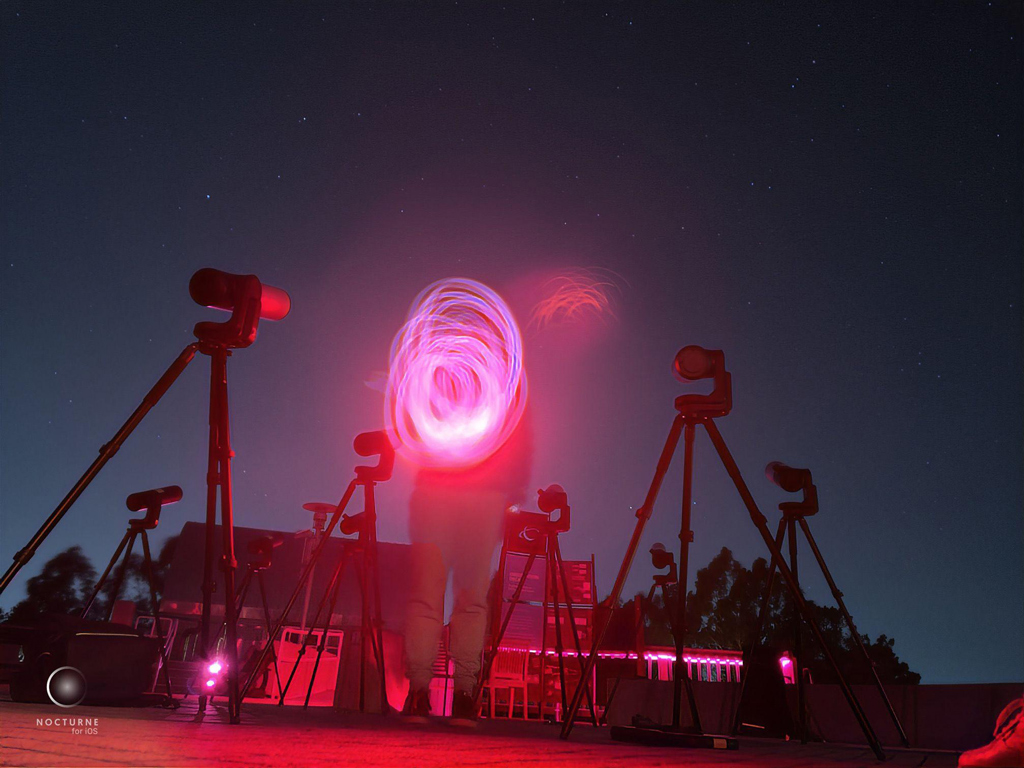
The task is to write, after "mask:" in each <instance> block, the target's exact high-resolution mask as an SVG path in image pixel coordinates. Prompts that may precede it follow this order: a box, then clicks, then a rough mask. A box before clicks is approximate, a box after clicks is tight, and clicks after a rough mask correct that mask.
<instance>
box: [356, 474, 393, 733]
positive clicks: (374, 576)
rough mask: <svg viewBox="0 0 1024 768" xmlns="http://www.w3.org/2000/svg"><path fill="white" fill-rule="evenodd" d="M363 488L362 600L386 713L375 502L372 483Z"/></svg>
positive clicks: (381, 699)
mask: <svg viewBox="0 0 1024 768" xmlns="http://www.w3.org/2000/svg"><path fill="white" fill-rule="evenodd" d="M364 488H365V494H366V504H365V509H366V510H367V511H368V512H369V513H370V514H368V515H367V521H366V535H367V540H368V545H367V550H366V556H369V558H370V562H369V567H368V568H367V577H368V578H369V587H370V592H369V595H368V594H367V593H366V592H364V593H363V595H362V600H363V601H366V600H369V599H372V601H373V606H372V611H371V615H370V623H371V627H370V629H371V630H372V634H371V637H372V638H374V640H375V642H374V643H373V645H374V648H373V651H374V656H375V658H376V661H377V677H378V679H379V681H380V711H381V713H382V714H387V713H388V712H389V711H390V710H391V704H390V703H389V702H388V684H387V682H388V681H387V673H386V672H385V670H384V614H383V612H382V610H381V600H380V564H379V563H378V561H377V556H378V555H379V549H378V548H377V502H376V498H375V496H374V485H373V483H367V484H366V485H365V486H364Z"/></svg>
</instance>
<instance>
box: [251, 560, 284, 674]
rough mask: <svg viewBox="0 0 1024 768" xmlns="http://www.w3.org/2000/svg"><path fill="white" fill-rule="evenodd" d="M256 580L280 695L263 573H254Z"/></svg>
mask: <svg viewBox="0 0 1024 768" xmlns="http://www.w3.org/2000/svg"><path fill="white" fill-rule="evenodd" d="M256 580H257V581H258V585H257V586H259V590H260V600H261V601H262V603H263V620H264V621H265V622H266V623H267V643H268V644H269V645H270V647H271V651H270V652H271V654H273V656H274V677H275V678H276V679H277V692H278V693H279V694H280V693H281V669H280V667H279V666H278V664H277V651H276V650H274V636H273V635H272V634H271V632H273V631H274V627H273V624H272V622H271V621H270V606H269V605H268V604H267V586H266V584H265V583H264V582H263V571H262V570H260V571H257V572H256Z"/></svg>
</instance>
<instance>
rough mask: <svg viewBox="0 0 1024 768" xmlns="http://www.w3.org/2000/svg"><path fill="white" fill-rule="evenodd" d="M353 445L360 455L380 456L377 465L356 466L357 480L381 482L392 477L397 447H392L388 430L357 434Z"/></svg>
mask: <svg viewBox="0 0 1024 768" xmlns="http://www.w3.org/2000/svg"><path fill="white" fill-rule="evenodd" d="M352 447H353V448H354V449H355V452H356V453H358V454H359V455H360V456H380V461H378V462H377V463H376V464H375V465H371V466H358V467H356V479H357V480H360V481H362V482H373V483H381V482H384V481H385V480H390V479H391V472H392V471H393V470H394V468H395V449H394V448H392V447H391V441H390V440H388V434H387V432H385V431H383V430H378V431H376V432H361V433H360V434H358V435H356V439H355V440H354V441H353V442H352Z"/></svg>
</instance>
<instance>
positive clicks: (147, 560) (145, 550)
mask: <svg viewBox="0 0 1024 768" xmlns="http://www.w3.org/2000/svg"><path fill="white" fill-rule="evenodd" d="M142 567H143V569H144V570H145V572H146V581H147V582H148V583H149V604H150V606H151V607H152V609H153V626H154V627H155V628H156V636H157V639H158V640H159V641H160V662H161V670H162V671H163V673H164V675H163V677H164V685H165V686H166V688H167V698H169V699H173V698H174V694H173V693H172V692H171V677H170V674H169V673H168V671H167V649H166V648H164V630H163V627H161V626H160V603H159V602H158V601H157V599H156V585H155V584H154V583H153V558H152V557H151V556H150V553H149V536H147V535H146V531H145V530H143V531H142Z"/></svg>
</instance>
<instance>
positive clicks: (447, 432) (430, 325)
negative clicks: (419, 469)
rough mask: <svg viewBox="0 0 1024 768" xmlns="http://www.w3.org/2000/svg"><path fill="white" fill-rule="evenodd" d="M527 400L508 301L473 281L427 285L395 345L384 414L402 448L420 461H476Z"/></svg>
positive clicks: (451, 464)
mask: <svg viewBox="0 0 1024 768" xmlns="http://www.w3.org/2000/svg"><path fill="white" fill-rule="evenodd" d="M525 405H526V373H525V371H524V369H523V343H522V338H521V336H520V333H519V327H518V326H517V325H516V321H515V318H514V317H513V316H512V312H511V310H510V309H509V308H508V305H507V304H505V302H504V301H503V300H502V299H501V297H500V296H498V294H496V293H495V292H494V291H492V290H491V289H490V288H488V287H487V286H486V285H484V284H483V283H478V282H476V281H475V280H467V279H462V278H450V279H446V280H439V281H438V282H436V283H433V284H432V285H429V286H427V288H425V289H424V290H423V291H422V292H421V293H420V295H419V296H417V297H416V300H415V301H414V302H413V305H412V307H411V308H410V309H409V314H408V316H407V317H406V321H405V324H404V325H403V326H402V328H401V329H400V330H399V332H398V333H397V334H396V336H395V339H394V341H393V342H392V344H391V356H390V366H389V371H388V381H387V388H386V390H385V393H384V418H385V422H386V424H387V428H388V432H389V433H390V435H391V438H392V442H393V443H394V444H395V445H396V446H397V447H398V450H399V451H400V452H401V453H402V454H403V455H405V456H406V457H407V458H409V459H410V460H412V461H414V462H416V463H417V464H420V465H423V466H428V467H448V468H460V467H468V466H472V465H473V464H477V463H479V462H481V461H483V460H484V459H486V458H487V457H488V456H490V455H491V454H493V453H494V452H495V451H496V450H498V448H500V447H501V445H502V444H503V443H504V442H505V441H506V440H507V439H508V437H509V435H511V434H512V431H513V430H514V429H515V427H516V425H517V424H518V423H519V419H520V417H521V416H522V414H523V408H524V407H525Z"/></svg>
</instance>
